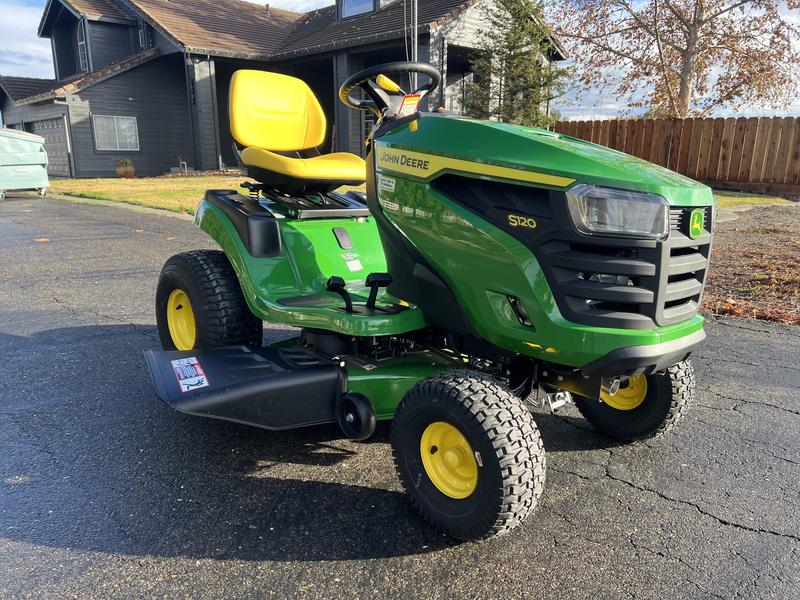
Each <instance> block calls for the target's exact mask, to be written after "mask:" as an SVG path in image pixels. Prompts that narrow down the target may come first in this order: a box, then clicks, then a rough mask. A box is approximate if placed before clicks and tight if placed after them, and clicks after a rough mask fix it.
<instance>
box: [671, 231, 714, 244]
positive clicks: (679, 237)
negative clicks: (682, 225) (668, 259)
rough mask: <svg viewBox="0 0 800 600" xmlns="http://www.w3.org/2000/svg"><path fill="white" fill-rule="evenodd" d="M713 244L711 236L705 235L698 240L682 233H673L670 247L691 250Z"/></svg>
mask: <svg viewBox="0 0 800 600" xmlns="http://www.w3.org/2000/svg"><path fill="white" fill-rule="evenodd" d="M710 243H711V234H710V233H704V234H703V235H701V236H700V237H698V238H694V239H692V238H690V237H689V236H688V235H684V234H682V233H680V232H675V231H673V232H672V235H670V246H672V247H673V248H691V247H692V246H706V245H708V244H710Z"/></svg>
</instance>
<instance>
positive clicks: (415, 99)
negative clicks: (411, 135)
mask: <svg viewBox="0 0 800 600" xmlns="http://www.w3.org/2000/svg"><path fill="white" fill-rule="evenodd" d="M419 99H420V96H419V94H408V95H407V96H403V102H401V103H400V110H398V111H397V114H398V115H400V116H401V117H404V116H406V115H411V114H414V113H415V112H417V106H418V105H419Z"/></svg>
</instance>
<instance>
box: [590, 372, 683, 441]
mask: <svg viewBox="0 0 800 600" xmlns="http://www.w3.org/2000/svg"><path fill="white" fill-rule="evenodd" d="M694 394H695V376H694V367H693V366H692V363H691V361H689V360H684V361H681V362H679V363H678V364H676V365H673V366H672V367H669V368H668V369H666V370H665V371H663V372H660V373H653V374H652V375H643V374H642V375H634V376H632V377H629V378H628V379H627V380H625V381H623V383H622V385H621V386H620V389H619V391H618V392H617V393H616V394H613V395H610V394H607V393H605V392H601V394H600V398H599V399H598V398H583V397H578V396H576V397H575V404H576V405H577V407H578V410H579V411H580V412H581V414H582V415H583V416H584V418H585V419H586V420H587V421H589V422H590V423H591V424H592V425H593V426H594V427H595V429H597V430H598V431H600V432H601V433H604V434H605V435H607V436H609V437H613V438H616V439H618V440H622V441H626V442H630V441H634V440H641V439H646V438H653V437H657V436H659V435H663V434H664V433H666V432H667V431H669V430H670V429H672V428H673V427H674V426H675V425H676V424H677V423H678V421H680V419H681V418H682V417H683V415H684V414H685V413H686V410H687V408H688V407H689V405H690V404H691V402H692V400H693V399H694Z"/></svg>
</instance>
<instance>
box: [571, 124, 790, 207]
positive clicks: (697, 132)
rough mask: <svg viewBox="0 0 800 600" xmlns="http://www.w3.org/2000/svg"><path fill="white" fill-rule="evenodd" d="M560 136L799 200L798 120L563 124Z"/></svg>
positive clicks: (711, 180) (718, 182)
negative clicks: (569, 136)
mask: <svg viewBox="0 0 800 600" xmlns="http://www.w3.org/2000/svg"><path fill="white" fill-rule="evenodd" d="M555 130H556V131H557V132H559V133H564V134H566V135H571V136H573V137H577V138H581V139H584V140H588V141H591V142H594V143H596V144H602V145H603V146H608V147H610V148H614V149H616V150H621V151H622V152H626V153H628V154H633V155H634V156H639V157H641V158H644V159H646V160H649V161H651V162H654V163H658V164H660V165H663V166H665V167H667V168H669V169H672V170H673V171H677V172H678V173H683V174H684V175H688V176H689V177H691V178H693V179H697V180H700V181H703V182H705V183H707V184H709V185H712V186H714V187H718V188H724V189H738V190H742V191H750V192H761V193H771V194H780V195H786V196H800V118H797V117H785V118H784V117H758V118H756V117H753V118H738V119H733V118H730V119H639V120H633V119H620V120H613V121H561V122H559V123H557V124H556V127H555Z"/></svg>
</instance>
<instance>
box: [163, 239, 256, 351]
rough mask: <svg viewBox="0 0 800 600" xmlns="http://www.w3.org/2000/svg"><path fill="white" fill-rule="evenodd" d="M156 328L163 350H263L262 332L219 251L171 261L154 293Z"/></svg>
mask: <svg viewBox="0 0 800 600" xmlns="http://www.w3.org/2000/svg"><path fill="white" fill-rule="evenodd" d="M156 322H157V324H158V334H159V337H160V338H161V345H162V346H163V347H164V349H165V350H193V349H195V348H214V347H219V346H233V345H239V344H245V345H248V346H260V345H261V339H262V335H263V326H262V323H261V320H260V319H258V318H257V317H256V316H255V315H253V313H251V312H250V309H249V308H248V306H247V302H246V301H245V299H244V296H242V290H241V288H240V287H239V280H238V279H237V277H236V273H235V272H234V270H233V267H231V264H230V262H229V261H228V258H227V257H226V256H225V254H224V253H223V252H220V251H218V250H195V251H192V252H184V253H182V254H176V255H175V256H173V257H171V258H170V259H169V260H168V261H167V262H166V263H165V264H164V268H163V269H162V270H161V277H160V278H159V280H158V289H157V291H156Z"/></svg>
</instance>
